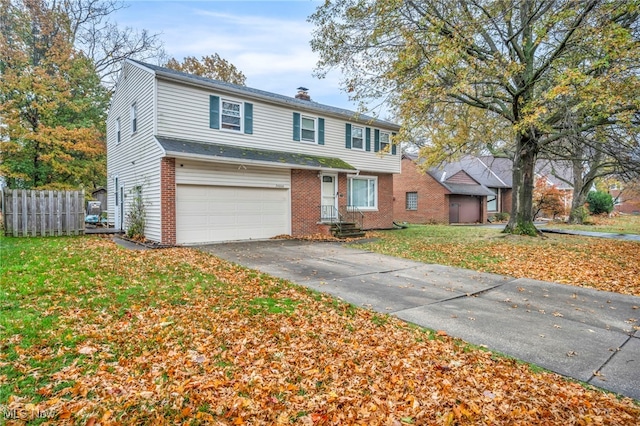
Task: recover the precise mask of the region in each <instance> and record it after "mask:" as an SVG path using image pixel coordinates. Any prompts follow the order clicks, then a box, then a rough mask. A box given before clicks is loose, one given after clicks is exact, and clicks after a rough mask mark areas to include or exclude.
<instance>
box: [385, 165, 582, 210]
mask: <svg viewBox="0 0 640 426" xmlns="http://www.w3.org/2000/svg"><path fill="white" fill-rule="evenodd" d="M512 173H513V163H512V161H511V160H510V159H508V158H503V157H492V156H480V157H473V156H467V157H463V158H462V159H461V160H460V161H455V162H451V163H446V164H443V165H442V166H441V167H439V168H432V169H429V170H426V171H424V170H423V168H422V167H421V166H420V160H419V158H417V156H415V155H409V154H406V153H405V154H403V156H402V173H401V174H400V175H395V176H394V180H393V186H394V198H395V202H394V218H395V220H396V221H402V222H410V223H484V222H486V221H487V220H491V219H492V218H493V216H495V214H497V213H500V212H504V213H510V212H511V204H512V199H511V197H512ZM536 176H537V177H538V178H545V179H546V181H547V182H548V183H549V184H550V185H555V186H556V187H557V188H558V189H559V190H560V192H561V193H562V194H563V202H564V203H565V205H566V206H568V207H570V206H571V193H572V187H571V185H569V184H568V183H567V182H570V179H571V170H570V168H569V167H568V166H567V165H565V164H563V163H560V162H550V161H548V160H540V161H538V163H537V164H536ZM461 179H462V180H461ZM460 183H463V184H466V185H467V186H458V185H459V184H460ZM474 185H475V186H474Z"/></svg>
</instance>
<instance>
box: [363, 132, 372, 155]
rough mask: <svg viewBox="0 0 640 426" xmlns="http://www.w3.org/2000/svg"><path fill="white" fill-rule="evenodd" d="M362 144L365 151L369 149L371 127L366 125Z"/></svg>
mask: <svg viewBox="0 0 640 426" xmlns="http://www.w3.org/2000/svg"><path fill="white" fill-rule="evenodd" d="M364 146H365V149H366V150H367V151H371V128H370V127H367V128H366V129H365V140H364Z"/></svg>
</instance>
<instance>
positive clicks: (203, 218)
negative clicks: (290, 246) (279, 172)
mask: <svg viewBox="0 0 640 426" xmlns="http://www.w3.org/2000/svg"><path fill="white" fill-rule="evenodd" d="M289 229H290V219H289V190H288V189H281V188H246V187H229V186H200V185H178V186H177V189H176V240H177V242H178V244H195V243H208V242H215V241H234V240H249V239H261V238H270V237H273V236H276V235H280V234H288V233H289V232H290V231H289Z"/></svg>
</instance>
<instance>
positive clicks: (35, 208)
mask: <svg viewBox="0 0 640 426" xmlns="http://www.w3.org/2000/svg"><path fill="white" fill-rule="evenodd" d="M2 197H3V200H2V201H3V203H2V206H3V212H2V217H3V218H4V233H5V235H8V236H14V237H27V236H31V237H36V236H42V237H45V236H54V235H78V234H83V233H84V215H85V212H84V191H34V190H19V189H13V190H6V189H5V190H4V191H3V195H2Z"/></svg>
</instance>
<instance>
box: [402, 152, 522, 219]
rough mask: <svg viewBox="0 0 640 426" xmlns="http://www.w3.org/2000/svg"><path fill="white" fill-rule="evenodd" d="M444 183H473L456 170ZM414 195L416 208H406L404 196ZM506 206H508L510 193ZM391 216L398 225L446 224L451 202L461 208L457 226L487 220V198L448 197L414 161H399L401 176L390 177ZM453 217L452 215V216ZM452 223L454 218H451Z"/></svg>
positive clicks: (509, 193) (435, 181)
mask: <svg viewBox="0 0 640 426" xmlns="http://www.w3.org/2000/svg"><path fill="white" fill-rule="evenodd" d="M447 182H450V183H458V184H477V182H476V181H475V180H473V178H471V177H470V176H469V175H468V174H467V173H466V172H464V171H460V172H458V173H456V174H455V175H454V176H452V177H450V178H449V179H447ZM411 192H413V193H416V194H417V201H418V205H417V209H415V210H408V209H407V197H408V195H407V193H411ZM506 193H507V194H508V195H509V198H508V200H507V202H508V207H509V208H510V207H511V198H510V196H511V190H507V191H506ZM393 196H394V202H393V215H394V219H395V220H396V221H398V222H408V223H450V217H449V206H450V202H451V201H454V202H456V203H457V204H459V205H462V208H463V209H469V210H467V211H463V212H461V213H460V214H459V215H458V218H457V219H458V221H459V222H460V223H470V222H476V221H478V222H479V223H485V222H486V221H487V197H484V196H483V197H479V196H472V195H455V196H454V195H452V194H451V193H450V192H449V190H448V189H447V188H445V187H444V186H443V185H441V184H440V183H439V182H438V181H437V180H436V179H434V178H433V176H431V175H430V174H428V173H426V172H423V171H421V170H420V168H419V167H418V165H416V163H415V161H413V160H411V159H410V158H403V159H402V173H400V174H399V175H395V176H394V178H393ZM453 216H455V213H454V214H453ZM451 220H453V221H456V219H451Z"/></svg>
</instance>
